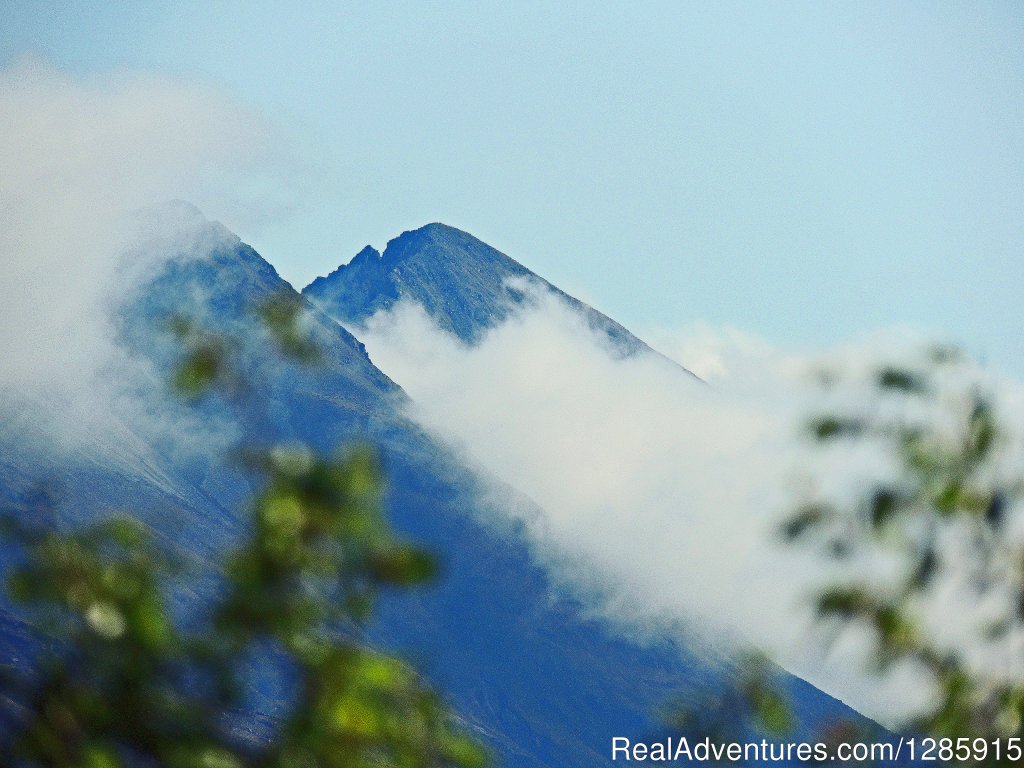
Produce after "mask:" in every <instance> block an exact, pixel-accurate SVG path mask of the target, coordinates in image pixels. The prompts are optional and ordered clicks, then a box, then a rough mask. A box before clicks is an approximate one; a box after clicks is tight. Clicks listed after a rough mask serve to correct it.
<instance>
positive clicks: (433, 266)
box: [302, 223, 693, 376]
mask: <svg viewBox="0 0 1024 768" xmlns="http://www.w3.org/2000/svg"><path fill="white" fill-rule="evenodd" d="M527 285H533V286H536V287H539V288H541V289H542V290H548V291H550V292H552V293H553V294H555V295H556V296H558V297H559V298H560V299H561V300H562V301H564V302H565V303H566V304H567V305H568V306H569V307H571V308H572V309H573V310H575V311H576V312H578V313H579V314H580V315H581V316H582V317H583V318H584V319H585V320H586V322H587V324H588V325H589V326H590V327H591V328H592V329H594V330H595V331H598V332H600V333H602V334H604V335H605V336H606V337H607V339H608V341H609V345H610V347H611V349H612V350H613V351H614V353H615V354H617V355H618V356H620V357H630V356H632V355H636V354H639V353H642V352H653V350H651V348H650V347H648V346H647V345H646V344H645V343H644V342H643V341H641V340H640V339H638V338H637V337H636V336H634V335H633V334H632V333H630V332H629V331H628V330H626V329H625V328H623V327H622V326H621V325H619V324H618V323H617V322H615V321H614V320H612V319H611V318H610V317H607V316H606V315H603V314H601V313H600V312H598V311H597V310H596V309H594V308H593V307H591V306H588V305H587V304H584V303H583V302H582V301H580V300H579V299H576V298H574V297H572V296H570V295H569V294H567V293H565V292H564V291H562V290H560V289H559V288H557V287H555V286H554V285H552V284H551V283H549V282H548V281H547V280H545V279H544V278H542V277H540V276H538V275H536V274H534V273H533V272H531V271H530V270H529V269H527V268H526V267H524V266H523V265H522V264H520V263H519V262H517V261H515V260H514V259H512V258H510V257H509V256H506V255H505V254H504V253H502V252H501V251H499V250H496V249H495V248H492V247H491V246H489V245H487V244H486V243H484V242H481V241H480V240H478V239H477V238H475V237H473V236H472V235H470V234H468V233H466V232H463V231H462V230H459V229H455V227H449V226H447V225H445V224H438V223H434V224H427V225H426V226H424V227H420V228H419V229H415V230H412V231H409V232H403V233H402V234H401V235H400V236H399V237H396V238H395V239H394V240H391V241H390V242H389V243H388V244H387V247H386V248H385V249H384V253H383V254H381V253H378V252H377V251H376V250H374V249H373V248H371V247H370V246H369V245H368V246H366V247H365V248H363V250H361V251H360V252H359V253H357V254H356V255H355V257H354V258H353V259H352V260H351V261H350V262H349V263H348V264H344V265H342V266H340V267H338V268H337V269H336V270H334V271H333V272H331V273H330V274H329V275H327V276H326V277H318V278H317V279H316V280H314V281H313V282H312V283H310V284H309V285H308V286H306V287H305V288H304V289H303V291H302V294H303V295H304V296H305V297H306V298H308V299H310V300H311V301H312V302H313V303H314V304H316V305H317V306H318V307H320V308H321V309H323V310H324V311H325V312H326V313H327V314H328V315H330V316H331V317H333V318H334V319H336V320H338V321H339V322H341V323H346V324H350V325H360V324H362V323H363V322H365V321H366V320H367V319H368V318H370V317H372V316H373V315H374V314H375V313H376V312H380V311H383V310H388V309H390V308H391V307H393V306H394V305H395V304H396V303H397V302H399V301H400V300H403V299H405V300H408V301H414V302H416V303H418V304H420V305H421V306H422V307H423V308H424V309H425V310H426V311H427V314H429V315H430V316H431V317H432V318H433V319H434V321H435V322H436V323H437V324H438V325H439V326H440V327H441V328H443V329H444V330H446V331H449V332H450V333H453V334H455V335H456V336H458V337H459V338H460V339H462V340H463V341H464V342H466V343H468V344H473V343H476V342H478V341H479V340H480V338H481V336H482V335H483V334H484V333H485V332H486V331H487V330H488V329H490V328H494V327H495V326H497V325H500V324H501V323H502V322H503V321H504V320H505V319H506V318H507V317H508V316H509V314H511V313H512V312H513V311H515V309H516V308H517V307H519V306H520V305H522V304H523V302H525V301H528V296H529V294H528V292H527V291H526V290H525V288H526V286H527ZM687 373H690V372H689V371H687ZM690 375H691V376H692V375H693V374H690Z"/></svg>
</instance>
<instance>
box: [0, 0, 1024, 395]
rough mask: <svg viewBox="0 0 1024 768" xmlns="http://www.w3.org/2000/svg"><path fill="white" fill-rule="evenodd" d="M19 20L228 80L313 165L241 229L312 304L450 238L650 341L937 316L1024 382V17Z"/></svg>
mask: <svg viewBox="0 0 1024 768" xmlns="http://www.w3.org/2000/svg"><path fill="white" fill-rule="evenodd" d="M4 5H5V7H4V9H3V12H2V17H3V20H2V23H0V62H2V63H7V62H9V61H11V60H12V59H14V58H16V57H18V56H20V55H22V54H25V53H30V52H32V53H36V54H40V55H42V56H43V57H45V58H46V59H48V60H49V61H51V62H52V63H53V64H54V65H56V66H57V67H58V68H61V69H64V70H67V71H70V72H73V73H76V74H89V75H95V74H102V73H104V72H107V71H109V70H115V69H125V68H129V69H143V70H147V71H151V72H159V73H165V74H168V75H172V76H175V77H179V78H183V79H186V80H192V81H201V82H204V83H212V84H214V85H217V86H220V87H222V88H224V89H225V90H226V91H227V92H228V93H230V94H233V95H234V96H235V97H237V98H238V99H240V100H242V101H243V102H244V103H246V104H248V105H251V106H253V107H255V108H256V109H258V110H259V111H261V112H263V113H265V114H267V115H269V116H270V117H271V118H272V119H273V120H274V121H275V122H276V123H277V124H278V125H279V126H280V127H281V129H282V131H283V132H284V134H285V135H287V136H289V137H290V138H291V139H292V140H293V141H294V142H296V144H298V145H300V146H302V147H304V148H305V150H304V151H305V154H306V161H307V163H309V165H310V176H309V178H308V179H302V184H301V186H303V187H304V192H305V193H306V194H303V195H300V196H299V197H298V198H297V207H296V209H295V211H294V212H293V213H292V214H291V215H289V216H287V217H285V218H282V219H279V220H275V221H272V222H271V223H268V224H266V225H264V226H262V227H259V228H256V227H254V228H253V230H252V231H240V232H239V234H240V235H242V237H243V238H244V239H247V240H249V241H250V242H252V243H253V244H254V245H255V246H256V247H257V248H258V249H259V250H261V252H263V253H264V255H266V256H267V257H268V258H269V259H270V260H271V261H272V262H273V263H274V264H275V265H276V266H277V267H278V269H279V270H280V271H281V272H282V274H283V275H284V276H285V277H287V278H289V279H290V280H292V282H293V283H295V284H297V285H299V286H301V285H303V284H305V283H306V282H308V280H309V279H310V278H312V277H313V276H314V275H316V274H323V273H325V272H327V271H330V270H331V269H333V268H334V267H335V266H336V265H337V264H338V263H340V262H343V261H347V260H348V259H349V258H350V257H351V256H352V255H353V254H354V253H355V252H356V251H357V250H358V249H359V248H360V247H361V246H362V245H364V244H366V243H367V242H369V243H372V244H373V245H375V246H377V247H381V246H383V245H384V243H385V242H386V240H388V239H389V238H391V237H394V236H395V235H397V234H398V233H400V232H401V231H403V230H405V229H411V228H414V227H417V226H420V225H422V224H424V223H427V222H430V221H443V222H445V223H448V224H452V225H454V226H457V227H460V228H462V229H466V230H468V231H469V232H471V233H473V234H475V235H477V236H478V237H480V238H481V239H483V240H485V241H487V242H489V243H491V244H492V245H494V246H496V247H498V248H501V249H502V250H504V251H506V252H507V253H509V254H510V255H512V256H513V257H516V258H518V259H519V260H520V261H523V262H524V263H525V264H527V266H529V267H531V268H533V269H535V270H536V271H537V272H539V273H540V274H542V275H544V276H545V277H547V278H548V279H550V280H552V281H553V282H555V283H556V284H559V285H561V286H562V287H564V288H566V289H567V290H569V291H570V292H576V293H578V294H581V295H582V297H583V298H586V299H587V300H589V301H591V302H592V303H594V304H595V305H596V306H598V307H599V308H600V309H602V310H603V311H605V312H607V313H608V314H610V315H612V316H613V317H615V318H616V319H618V320H620V321H622V322H623V323H625V324H626V325H628V326H631V327H633V328H634V329H637V330H641V331H642V330H643V329H644V328H646V327H651V326H655V325H666V326H680V325H685V324H687V323H690V322H692V321H695V320H705V321H708V322H711V323H713V324H716V325H717V324H724V323H730V324H733V325H736V326H739V327H741V328H744V329H747V330H750V331H754V332H757V333H760V334H761V335H763V336H765V337H767V338H768V339H769V340H771V341H773V342H776V343H779V344H782V345H800V346H804V345H819V344H827V343H832V342H834V341H837V340H843V339H847V338H851V337H853V336H856V335H858V334H860V333H863V332H865V331H868V330H872V329H875V328H878V327H880V326H888V325H893V324H910V325H913V326H917V327H921V328H923V329H930V330H932V331H934V332H935V333H936V334H938V335H941V336H944V337H947V338H949V339H952V340H956V341H961V342H964V343H966V344H967V345H968V347H969V348H970V349H971V350H972V351H973V352H975V353H976V354H979V355H981V356H983V357H984V358H986V359H987V360H989V361H990V362H991V363H993V364H994V365H996V366H998V367H1000V368H1004V369H1007V370H1010V371H1013V372H1015V373H1017V374H1018V375H1024V332H1022V331H1024V307H1022V302H1021V296H1020V294H1021V286H1022V283H1024V281H1022V279H1021V275H1022V271H1024V270H1022V267H1024V250H1022V247H1024V215H1022V214H1024V5H1020V4H1013V3H1005V4H997V3H978V2H970V3H960V4H939V3H920V4H918V3H909V2H907V3H866V2H859V3H852V2H850V3H839V4H831V3H822V2H814V3H772V4H768V3H741V4H730V3H719V2H715V3H711V2H708V3H700V4H698V3H665V4H659V3H640V4H637V3H628V4H627V3H623V4H601V3H593V4H591V3H581V4H578V6H577V7H571V6H569V5H566V4H535V3H524V4H514V5H511V4H510V5H507V6H506V5H498V4H487V3H394V4H384V3H365V4H358V5H346V4H341V3H337V2H323V3H316V2H312V3H305V4H302V6H301V7H300V6H298V5H293V6H285V5H284V4H282V5H280V6H276V7H275V6H274V5H272V4H269V3H258V2H237V3H212V2H209V0H207V1H206V2H199V1H197V2H176V3H138V4H130V3H117V4H115V3H81V2H63V3H61V2H57V3H52V4H51V9H49V10H44V9H42V4H40V3H35V2H17V1H16V2H13V3H12V2H10V0H8V2H6V3H5V4H4ZM0 130H2V127H0ZM226 223H228V224H229V225H230V224H232V222H230V221H228V222H226Z"/></svg>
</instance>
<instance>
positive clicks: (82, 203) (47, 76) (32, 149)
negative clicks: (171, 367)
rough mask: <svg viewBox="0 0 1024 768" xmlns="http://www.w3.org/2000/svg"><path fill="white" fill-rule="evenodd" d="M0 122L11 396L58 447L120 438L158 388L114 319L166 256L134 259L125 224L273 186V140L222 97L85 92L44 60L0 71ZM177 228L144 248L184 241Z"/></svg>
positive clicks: (111, 82)
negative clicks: (83, 438)
mask: <svg viewBox="0 0 1024 768" xmlns="http://www.w3.org/2000/svg"><path fill="white" fill-rule="evenodd" d="M0 122H2V124H3V126H4V129H3V131H0V169H3V170H2V172H0V219H2V220H3V227H2V228H0V327H2V328H3V332H2V333H0V359H3V361H4V363H3V366H2V367H0V389H3V390H4V391H5V392H6V393H7V397H6V399H7V400H8V402H9V403H10V402H13V398H15V397H16V398H18V400H19V402H22V403H25V402H35V403H37V404H40V405H41V411H43V412H44V413H47V414H48V419H53V420H54V422H55V423H54V424H53V429H52V430H51V432H52V434H51V436H52V437H55V438H58V439H67V438H68V437H69V436H70V434H72V433H75V432H79V433H88V432H89V430H91V429H93V428H94V427H98V428H99V429H100V430H101V431H102V430H105V429H109V430H110V432H111V434H114V433H116V432H117V430H119V429H122V428H125V422H124V420H123V419H122V420H121V421H118V419H117V418H116V417H115V416H114V412H115V410H117V408H121V409H122V410H125V409H126V408H127V407H128V406H127V402H128V401H127V399H126V397H125V395H126V391H127V389H129V388H131V387H136V385H139V384H143V385H146V386H148V387H150V388H151V389H152V388H153V387H155V386H157V385H158V382H153V381H148V379H150V378H152V374H151V373H150V372H149V371H147V370H145V369H144V367H143V366H142V365H141V363H139V362H138V361H137V360H128V359H127V358H126V357H125V354H124V351H123V350H122V349H120V348H119V347H118V345H117V343H116V342H115V340H114V332H113V328H112V322H111V320H112V318H111V313H112V312H114V311H116V309H117V307H118V306H119V304H120V302H121V301H122V300H123V299H124V297H125V296H127V295H128V294H130V293H131V291H132V289H133V288H134V287H136V286H137V285H138V284H139V283H140V281H142V280H144V279H145V278H146V277H147V276H150V275H151V274H152V270H153V269H155V267H156V265H157V264H158V263H159V261H160V259H162V258H164V256H165V253H164V252H161V251H160V250H159V249H139V248H134V249H133V248H130V247H129V246H131V245H137V237H138V235H139V234H140V233H139V230H138V226H139V221H138V220H135V221H132V219H131V217H130V216H128V215H127V214H128V213H129V212H130V211H136V210H138V209H140V208H143V207H146V206H151V205H154V204H161V203H165V202H166V201H167V200H170V199H175V198H182V197H189V198H191V199H198V200H200V201H201V200H205V199H208V198H216V197H219V196H221V193H224V194H223V197H225V198H227V199H229V200H230V199H232V195H233V194H234V193H231V192H229V190H231V189H233V188H234V184H233V183H232V182H233V180H238V179H246V178H250V177H252V176H253V175H257V176H258V175H259V174H260V173H263V172H264V170H266V169H268V168H269V169H270V170H271V172H273V168H274V163H273V162H271V161H270V160H269V158H271V157H273V155H274V153H275V152H276V149H275V141H276V138H275V135H274V131H273V130H272V129H271V128H270V127H269V126H268V125H267V124H266V123H265V122H264V121H262V120H260V119H259V118H257V117H256V116H254V115H253V114H252V113H250V112H249V111H248V110H246V109H244V108H242V107H240V106H238V105H237V104H234V103H233V102H231V101H230V100H228V99H226V98H225V97H224V96H222V95H221V94H220V93H219V92H218V91H216V90H215V89H212V88H208V87H204V86H199V85H193V84H187V83H181V82H176V81H173V80H168V79H162V78H156V77H149V76H140V75H133V74H130V73H124V74H120V75H116V76H106V77H104V78H102V79H94V80H87V81H82V80H76V79H73V78H71V77H68V76H66V75H64V74H62V73H60V72H58V71H56V70H54V69H53V68H51V67H50V66H48V65H47V64H45V63H43V62H40V61H37V60H33V59H28V60H24V61H21V62H19V63H16V64H14V65H13V66H11V67H9V68H7V69H4V70H2V71H0ZM268 163H269V164H268ZM218 190H219V191H218ZM167 222H168V217H164V220H163V223H162V224H161V225H160V226H159V227H158V226H157V223H156V220H152V221H150V222H149V227H148V230H147V231H145V232H144V234H145V236H146V237H148V238H151V239H161V238H162V240H163V242H165V243H166V242H167V241H168V240H169V239H173V238H175V237H178V236H179V235H180V231H178V230H175V229H174V227H169V226H164V225H166V224H167ZM157 229H160V230H161V231H160V232H158V231H156V230H157ZM136 388H137V387H136ZM129 410H134V413H133V418H138V419H139V420H144V419H145V418H146V415H147V414H148V413H149V412H150V411H151V410H152V409H151V408H148V407H145V406H143V405H141V404H139V403H136V404H135V407H134V409H129ZM128 421H131V419H129V420H128ZM114 422H118V423H116V424H115V423H114ZM131 428H132V429H134V428H135V426H134V425H133V426H132V427H131ZM115 442H117V441H116V440H115Z"/></svg>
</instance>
